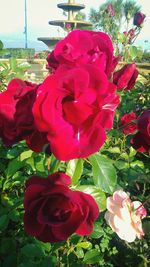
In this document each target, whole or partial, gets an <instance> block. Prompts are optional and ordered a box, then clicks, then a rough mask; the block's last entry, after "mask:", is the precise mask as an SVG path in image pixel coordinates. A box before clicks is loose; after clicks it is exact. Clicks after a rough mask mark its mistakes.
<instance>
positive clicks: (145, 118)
mask: <svg viewBox="0 0 150 267" xmlns="http://www.w3.org/2000/svg"><path fill="white" fill-rule="evenodd" d="M131 144H132V146H133V147H134V148H135V149H136V150H138V151H139V152H145V151H147V152H149V151H150V108H148V109H147V110H145V111H144V112H143V114H142V115H141V116H140V117H139V118H138V133H137V134H136V135H135V136H134V137H133V139H132V140H131Z"/></svg>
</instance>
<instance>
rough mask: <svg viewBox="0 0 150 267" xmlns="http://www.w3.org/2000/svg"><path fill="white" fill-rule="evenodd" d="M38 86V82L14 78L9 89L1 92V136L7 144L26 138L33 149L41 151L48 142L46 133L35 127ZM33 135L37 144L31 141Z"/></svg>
mask: <svg viewBox="0 0 150 267" xmlns="http://www.w3.org/2000/svg"><path fill="white" fill-rule="evenodd" d="M37 88H38V85H37V84H32V83H29V82H25V81H22V80H20V79H13V80H12V81H11V82H10V83H9V84H8V87H7V90H6V91H4V92H2V93H0V137H1V138H2V140H3V142H4V144H5V145H7V146H10V145H13V144H14V143H16V142H18V141H21V140H24V139H25V140H27V143H28V145H29V147H30V148H31V149H32V150H34V151H35V152H39V151H41V150H42V147H43V145H44V144H45V143H46V142H47V139H46V135H45V134H43V133H39V131H38V130H37V128H36V127H35V124H34V118H33V115H32V106H33V103H34V101H35V98H36V92H37ZM33 135H34V141H35V140H36V139H37V138H38V141H37V145H35V146H34V144H33V143H31V138H32V136H33ZM39 136H40V139H39Z"/></svg>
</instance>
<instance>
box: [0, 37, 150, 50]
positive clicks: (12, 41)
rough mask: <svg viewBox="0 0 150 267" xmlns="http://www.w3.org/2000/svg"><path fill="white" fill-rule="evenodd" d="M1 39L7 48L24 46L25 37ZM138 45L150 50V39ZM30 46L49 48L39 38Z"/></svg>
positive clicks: (137, 42) (138, 42)
mask: <svg viewBox="0 0 150 267" xmlns="http://www.w3.org/2000/svg"><path fill="white" fill-rule="evenodd" d="M0 40H1V41H2V42H3V43H4V47H5V48H24V47H25V43H24V39H18V38H17V37H16V36H15V37H14V38H7V37H6V36H2V37H1V36H0ZM135 45H136V46H141V47H142V48H143V50H150V40H147V42H145V40H138V41H136V42H135ZM28 48H34V49H35V51H42V50H48V47H47V46H46V45H45V44H44V43H42V42H41V41H38V40H36V39H35V40H29V41H28Z"/></svg>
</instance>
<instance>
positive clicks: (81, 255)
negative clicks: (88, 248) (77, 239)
mask: <svg viewBox="0 0 150 267" xmlns="http://www.w3.org/2000/svg"><path fill="white" fill-rule="evenodd" d="M75 253H76V255H77V257H78V259H82V258H83V257H84V251H83V249H82V248H80V247H79V248H77V249H76V251H75Z"/></svg>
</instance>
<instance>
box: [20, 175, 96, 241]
mask: <svg viewBox="0 0 150 267" xmlns="http://www.w3.org/2000/svg"><path fill="white" fill-rule="evenodd" d="M70 184H71V178H70V177H69V176H68V175H66V174H64V173H61V172H58V173H54V174H51V175H49V176H48V178H47V179H45V178H42V177H39V176H32V177H31V178H30V179H29V180H28V181H27V183H26V190H25V198H24V209H25V214H24V227H25V230H26V232H27V233H28V234H29V235H31V236H34V237H36V238H37V239H39V240H41V241H42V242H52V243H53V242H60V241H63V240H66V239H67V238H68V237H69V236H70V235H71V234H73V233H77V234H79V235H81V236H83V235H89V234H91V233H92V231H93V225H94V222H95V220H96V219H97V218H98V216H99V208H98V205H97V203H96V202H95V200H94V198H93V197H91V196H90V195H88V194H85V193H83V192H80V191H72V190H71V189H69V185H70Z"/></svg>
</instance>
